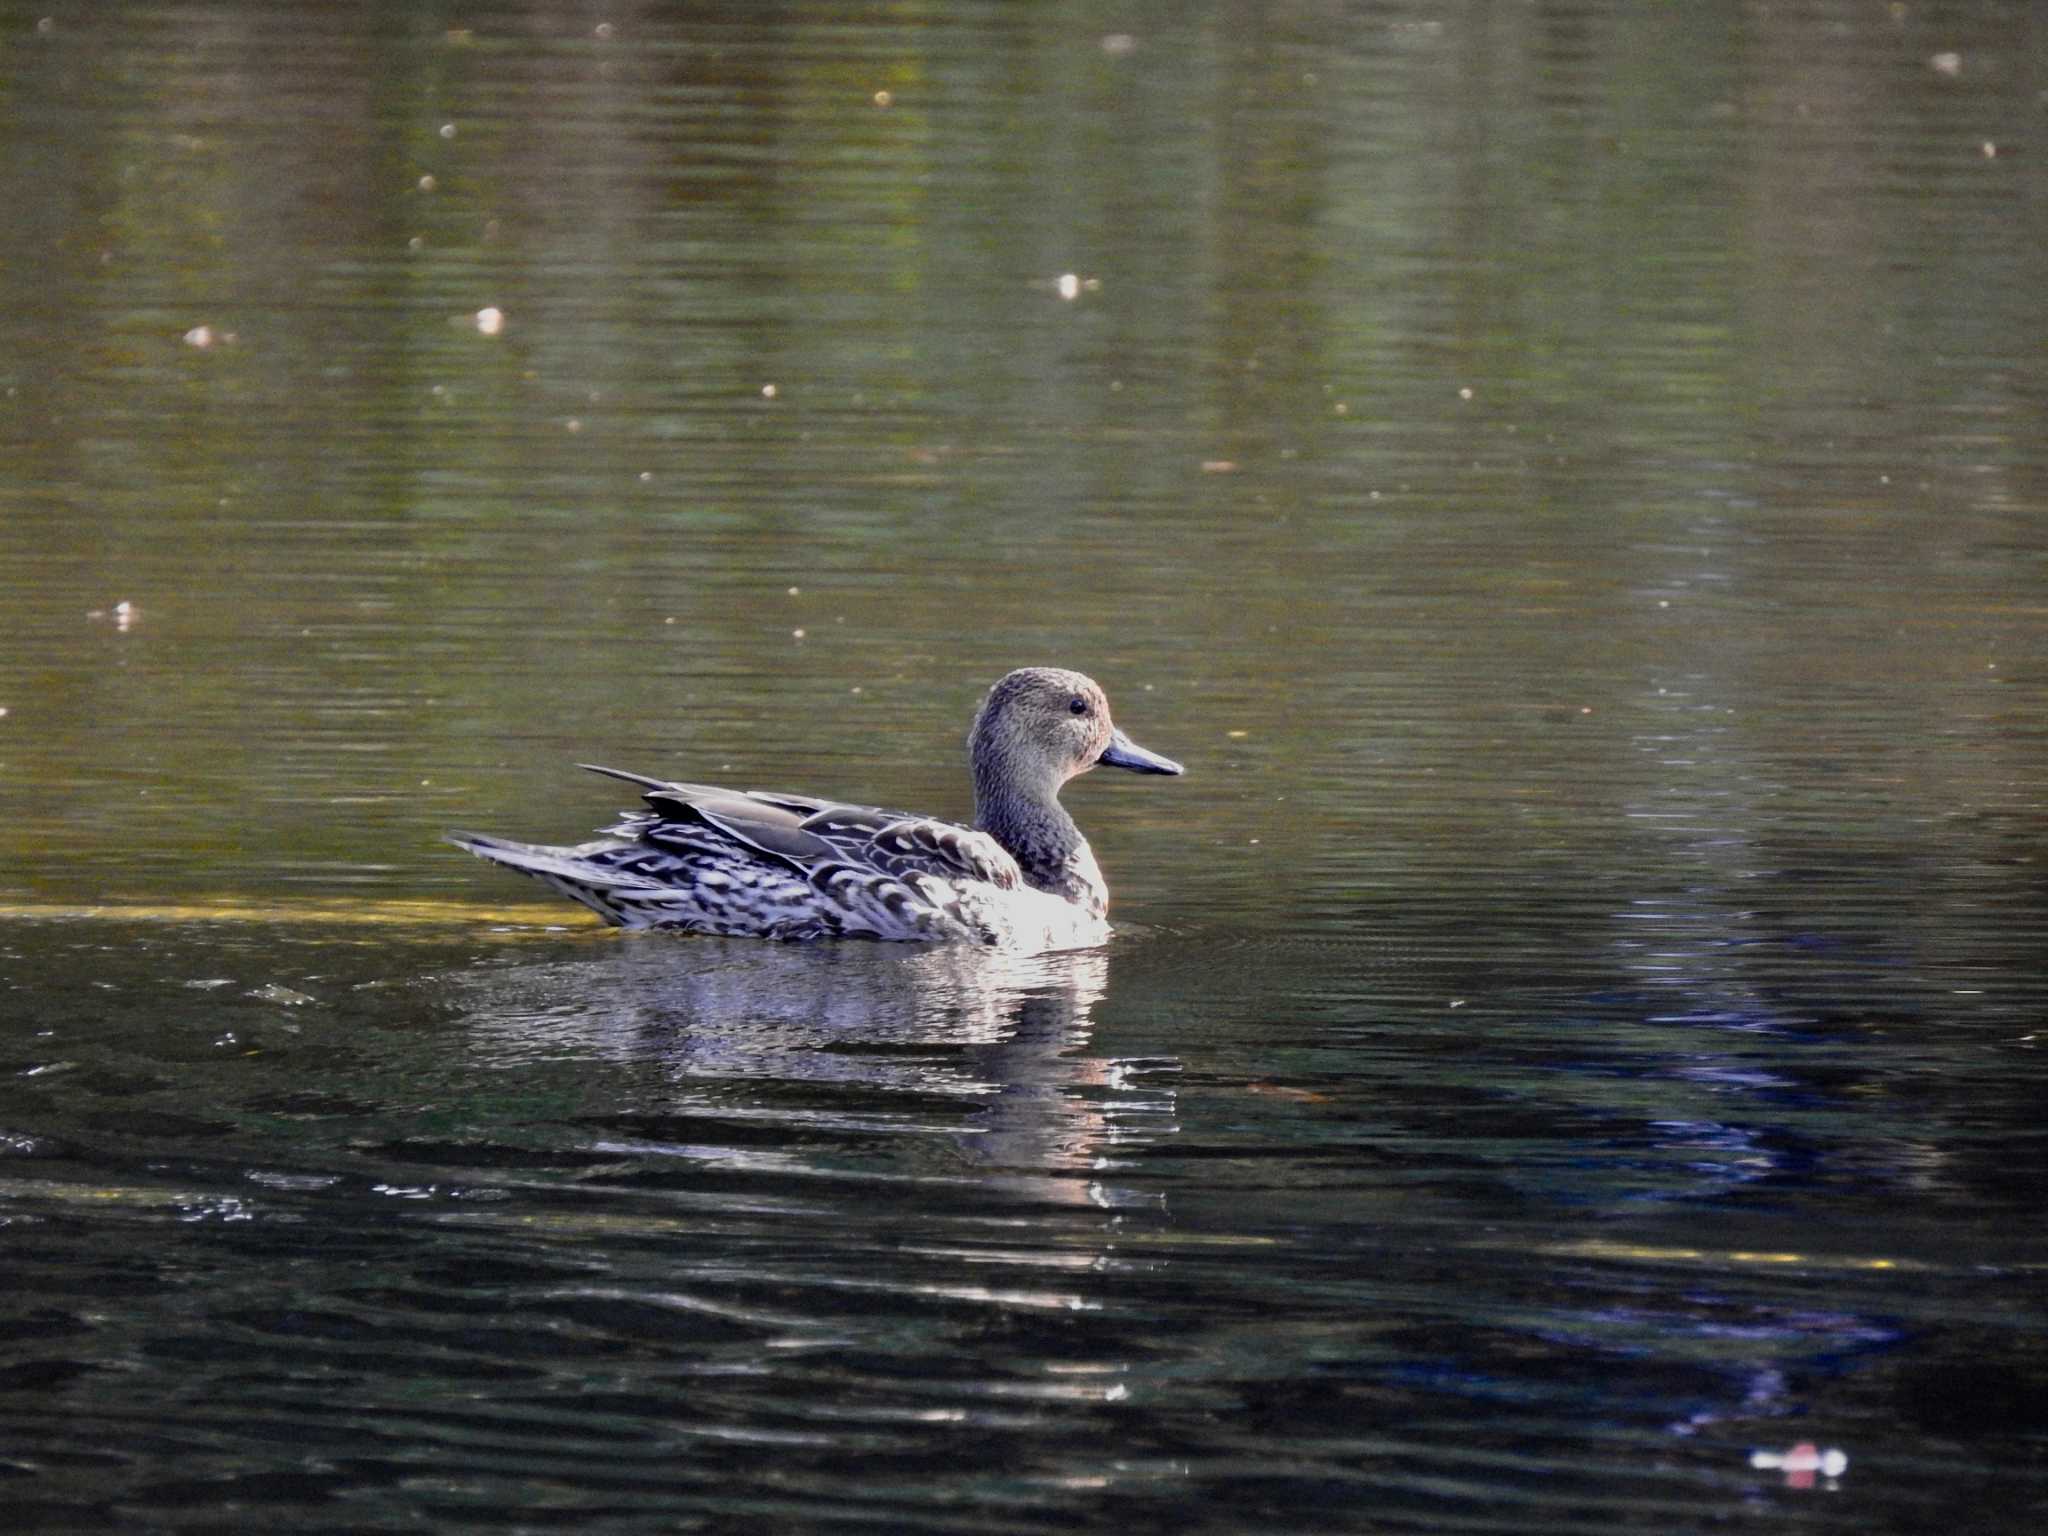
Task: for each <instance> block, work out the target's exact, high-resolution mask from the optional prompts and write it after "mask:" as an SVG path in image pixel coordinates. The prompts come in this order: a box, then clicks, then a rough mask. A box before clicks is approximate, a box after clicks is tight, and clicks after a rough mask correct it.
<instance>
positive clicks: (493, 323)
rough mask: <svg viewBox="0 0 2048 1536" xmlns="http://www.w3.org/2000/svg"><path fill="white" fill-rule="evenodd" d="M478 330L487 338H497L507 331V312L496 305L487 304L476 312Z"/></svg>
mask: <svg viewBox="0 0 2048 1536" xmlns="http://www.w3.org/2000/svg"><path fill="white" fill-rule="evenodd" d="M476 328H477V329H478V330H479V331H481V332H482V333H483V334H484V335H486V336H495V335H497V334H498V333H499V332H500V331H502V330H504V329H505V311H503V310H502V309H500V308H498V306H497V305H495V304H486V305H485V306H484V307H483V308H482V309H480V310H478V311H477V312H476Z"/></svg>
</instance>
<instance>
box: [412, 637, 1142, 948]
mask: <svg viewBox="0 0 2048 1536" xmlns="http://www.w3.org/2000/svg"><path fill="white" fill-rule="evenodd" d="M968 756H969V759H970V762H971V764H972V767H973V775H974V801H975V815H974V825H973V826H971V827H963V826H959V825H956V824H954V823H952V822H946V821H939V820H936V819H933V818H931V817H925V816H913V815H908V814H905V813H903V812H898V811H884V810H878V809H876V808H874V807H871V806H860V805H846V804H842V803H840V802H837V801H830V800H815V799H811V798H810V797H808V796H804V795H787V794H770V793H762V792H757V791H740V790H732V789H723V788H720V787H718V786H716V785H709V784H690V783H671V782H669V781H667V780H663V779H652V778H646V777H644V776H642V775H640V774H636V773H626V772H622V771H620V770H619V769H615V768H598V767H596V766H595V765H592V764H585V765H584V766H585V767H588V768H591V770H592V771H593V772H596V773H602V774H607V775H609V776H610V777H612V778H617V779H624V780H625V781H627V782H628V783H631V784H638V785H640V786H641V788H642V789H643V790H644V791H645V793H644V794H643V796H642V798H643V799H644V800H645V801H646V803H647V807H648V809H646V810H644V811H633V812H629V813H627V814H626V815H625V816H624V817H622V818H621V819H620V820H619V821H618V822H616V823H614V824H613V825H612V826H610V827H608V828H606V829H605V836H604V837H603V838H601V839H600V840H598V841H596V842H590V843H583V844H580V845H577V846H575V847H568V848H556V847H546V846H541V845H536V844H531V843H515V842H510V841H508V840H506V839H503V838H497V837H490V836H486V835H484V834H481V833H468V832H457V833H451V834H450V836H449V841H451V842H453V843H455V844H456V845H457V846H459V847H462V848H466V849H468V850H469V851H470V852H471V853H474V854H475V855H476V856H477V857H479V858H482V859H488V860H490V861H492V862H494V863H498V864H503V865H506V866H507V867H508V868H512V869H516V870H519V871H520V872H521V873H523V874H528V875H532V876H534V877H535V878H536V879H539V880H542V881H544V882H546V883H547V884H548V885H550V886H552V887H554V888H555V889H556V890H558V891H561V892H562V893H563V894H564V895H567V896H570V897H572V898H574V899H575V900H577V901H580V902H582V903H583V904H584V905H585V906H587V907H589V908H591V909H592V910H593V911H595V912H597V913H598V914H599V915H600V916H602V917H603V918H604V919H605V921H607V922H610V923H614V924H617V925H619V926H622V927H628V928H678V929H684V930H687V931H690V932H696V933H718V934H729V935H751V936H758V937H763V938H780V939H813V938H837V937H849V938H852V937H858V938H875V939H904V940H924V941H935V940H947V939H957V940H969V941H973V942H978V943H984V944H1000V945H1005V946H1009V947H1015V948H1033V949H1044V948H1064V947H1070V946H1073V945H1077V944H1093V943H1099V942H1101V940H1102V939H1103V938H1105V937H1107V935H1108V932H1109V925H1108V922H1107V918H1106V913H1107V910H1108V904H1109V894H1108V891H1107V889H1106V888H1105V886H1104V884H1103V880H1102V874H1101V871H1100V870H1099V869H1098V868H1097V867H1096V864H1095V856H1094V854H1093V853H1092V852H1091V851H1090V850H1089V847H1088V842H1087V839H1085V838H1084V837H1082V836H1081V831H1080V828H1079V827H1077V826H1075V824H1074V820H1073V818H1072V817H1071V816H1069V815H1068V814H1067V813H1066V811H1065V810H1064V809H1063V808H1062V807H1061V806H1060V803H1059V792H1060V789H1061V788H1062V787H1063V786H1064V785H1065V784H1066V782H1067V781H1068V780H1069V779H1071V778H1073V777H1074V776H1075V775H1077V774H1081V773H1086V772H1087V771H1088V770H1089V769H1090V768H1093V767H1094V766H1095V765H1096V764H1098V763H1107V764H1110V765H1111V766H1113V767H1119V768H1127V769H1130V770H1132V771H1134V772H1138V773H1165V774H1177V773H1179V772H1180V771H1181V769H1180V765H1179V764H1178V763H1175V762H1172V761H1171V760H1169V759H1167V758H1163V757H1159V756H1157V755H1155V754H1153V753H1150V752H1147V751H1146V750H1145V749H1144V748H1142V747H1139V746H1137V745H1136V744H1135V743H1133V742H1132V741H1131V740H1130V738H1128V737H1127V736H1125V735H1124V734H1123V733H1122V732H1121V731H1119V730H1118V729H1117V728H1116V726H1115V724H1114V723H1113V722H1112V721H1111V719H1110V715H1109V701H1108V699H1107V698H1106V697H1104V695H1103V692H1102V690H1101V688H1099V687H1098V686H1097V685H1096V684H1095V683H1094V682H1093V681H1092V680H1090V679H1089V678H1087V677H1085V676H1083V675H1082V674H1081V673H1079V672H1070V671H1067V670H1065V669H1063V668H1058V667H1025V668H1021V669H1019V670H1018V671H1015V672H1012V673H1010V674H1009V675H1008V676H1006V677H1004V678H1003V679H1002V680H1001V681H1000V682H998V683H997V684H996V685H995V687H993V688H992V689H990V690H989V694H988V697H987V699H986V700H984V701H983V703H982V706H981V709H980V711H979V713H978V714H977V715H976V716H975V721H974V729H973V731H972V732H971V733H970V734H969V736H968Z"/></svg>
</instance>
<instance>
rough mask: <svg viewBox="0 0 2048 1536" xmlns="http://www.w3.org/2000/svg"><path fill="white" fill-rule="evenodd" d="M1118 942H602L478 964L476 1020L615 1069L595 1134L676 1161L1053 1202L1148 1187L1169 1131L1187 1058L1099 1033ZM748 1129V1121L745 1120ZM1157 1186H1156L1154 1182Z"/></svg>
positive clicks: (497, 1036)
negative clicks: (1098, 1037) (855, 1173)
mask: <svg viewBox="0 0 2048 1536" xmlns="http://www.w3.org/2000/svg"><path fill="white" fill-rule="evenodd" d="M1108 975H1109V956H1108V955H1107V953H1105V952H1104V951H1102V950H1100V949H1097V950H1074V951H1063V952H1058V953H1042V954H1014V953H1009V952H1005V951H1001V950H987V949H980V948H973V947H968V946H963V945H941V946H918V947H914V948H913V947H905V946H896V945H830V946H825V947H822V948H820V947H814V946H803V947H793V946H785V945H763V944H750V943H743V942H728V941H721V940H707V941H706V942H705V943H703V944H701V945H699V944H691V945H668V944H664V945H638V944H635V945H623V946H611V945H607V946H605V953H604V954H603V955H601V956H598V957H595V958H590V959H577V960H572V961H565V962H558V963H551V964H546V965H538V966H533V965H525V966H515V967H511V968H508V969H503V970H492V971H482V972H472V973H470V974H469V975H467V976H465V977H464V978H462V980H461V983H460V984H461V986H462V987H463V989H464V990H465V991H467V992H469V993H470V994H471V996H470V998H469V1001H470V1003H471V1005H472V1007H471V1010H470V1012H469V1018H468V1027H469V1030H470V1035H471V1038H472V1039H473V1041H474V1042H475V1044H476V1046H477V1048H478V1049H479V1050H480V1051H482V1052H484V1053H485V1054H487V1055H488V1056H489V1057H491V1058H493V1064H494V1065H497V1066H502V1067H504V1068H507V1069H516V1070H519V1071H521V1072H522V1073H524V1074H526V1075H528V1076H535V1075H539V1074H542V1073H544V1072H545V1067H546V1063H548V1062H549V1061H554V1060H567V1061H571V1062H574V1063H575V1064H576V1066H577V1069H578V1070H579V1072H584V1071H587V1068H588V1064H589V1062H590V1061H591V1060H593V1059H595V1060H598V1061H603V1062H608V1063H612V1064H616V1065H618V1066H621V1067H628V1068H630V1067H632V1066H634V1065H643V1064H644V1065H646V1066H650V1067H653V1068H656V1069H658V1070H657V1071H656V1072H655V1073H654V1074H651V1075H650V1074H646V1073H641V1074H633V1073H630V1072H627V1073H620V1074H616V1075H615V1076H614V1077H613V1078H612V1079H611V1081H610V1082H609V1084H608V1087H607V1090H606V1091H607V1093H608V1094H610V1095H611V1098H610V1100H609V1101H608V1102H607V1104H606V1107H605V1110H604V1112H603V1113H601V1114H600V1115H597V1116H594V1117H586V1118H584V1119H582V1121H581V1123H582V1124H584V1125H586V1126H593V1127H594V1128H595V1129H597V1130H598V1132H599V1135H600V1140H599V1142H598V1145H597V1146H596V1148H595V1150H598V1151H600V1152H604V1153H607V1154H610V1155H614V1156H617V1157H619V1158H622V1159H633V1160H646V1161H648V1162H650V1163H654V1164H659V1163H661V1162H662V1161H665V1160H667V1159H676V1158H682V1159H689V1160H692V1161H695V1162H698V1163H714V1164H717V1165H719V1166H721V1167H726V1168H732V1169H739V1170H743V1171H746V1172H749V1173H768V1174H781V1175H803V1174H823V1173H826V1172H828V1171H830V1172H831V1173H832V1174H833V1175H834V1176H844V1174H845V1170H846V1168H847V1166H848V1162H849V1152H850V1149H849V1145H848V1143H849V1140H850V1139H851V1140H852V1141H853V1142H854V1143H855V1144H856V1145H857V1146H858V1151H857V1152H855V1153H853V1154H852V1160H853V1161H854V1162H857V1163H858V1165H859V1166H860V1167H861V1168H862V1169H863V1170H865V1171H868V1172H872V1173H877V1174H879V1175H880V1176H883V1177H889V1178H901V1177H911V1178H916V1179H920V1180H945V1179H949V1178H950V1179H959V1178H963V1177H964V1178H971V1179H972V1180H973V1181H974V1183H975V1185H976V1187H977V1192H978V1193H985V1192H987V1191H988V1190H991V1189H993V1190H996V1191H999V1192H1000V1193H1002V1194H1003V1195H1004V1196H1006V1197H1007V1198H1010V1199H1014V1200H1019V1201H1030V1202H1040V1203H1048V1204H1056V1205H1078V1204H1094V1205H1128V1204H1133V1203H1142V1202H1141V1201H1140V1198H1139V1197H1137V1196H1135V1195H1134V1194H1132V1193H1130V1192H1129V1191H1120V1190H1118V1189H1117V1188H1116V1187H1115V1185H1114V1183H1113V1178H1114V1169H1115V1167H1116V1161H1117V1157H1118V1154H1119V1151H1120V1149H1128V1148H1131V1147H1133V1146H1135V1145H1138V1144H1143V1143H1146V1142H1150V1141H1154V1140H1157V1139H1159V1138H1161V1137H1164V1136H1170V1135H1172V1134H1173V1133H1174V1132H1175V1131H1176V1130H1177V1129H1178V1127H1177V1125H1176V1124H1175V1121H1174V1113H1175V1098H1174V1092H1173V1089H1172V1087H1171V1081H1172V1077H1173V1075H1174V1074H1175V1073H1176V1072H1178V1070H1179V1062H1178V1061H1176V1060H1174V1059H1172V1058H1156V1057H1155V1058H1136V1059H1112V1058H1108V1057H1104V1056H1101V1055H1097V1054H1093V1053H1091V1052H1090V1050H1089V1046H1090V1043H1091V1035H1092V1033H1093V1022H1092V1019H1091V1012H1092V1010H1093V1009H1094V1007H1095V1005H1096V1004H1097V1003H1098V1002H1099V1001H1100V1000H1101V998H1102V996H1103V994H1104V991H1105V990H1106V987H1107V984H1108ZM734 1132H737V1134H734ZM1144 1198H1145V1200H1146V1201H1149V1200H1150V1198H1151V1197H1149V1196H1148V1197H1144Z"/></svg>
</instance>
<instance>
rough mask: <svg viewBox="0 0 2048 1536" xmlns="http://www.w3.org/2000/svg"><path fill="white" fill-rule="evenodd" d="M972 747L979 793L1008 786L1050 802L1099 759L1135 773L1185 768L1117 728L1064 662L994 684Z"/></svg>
mask: <svg viewBox="0 0 2048 1536" xmlns="http://www.w3.org/2000/svg"><path fill="white" fill-rule="evenodd" d="M967 747H968V752H969V754H970V755H971V757H972V759H973V762H974V783H975V789H976V792H977V795H978V796H985V795H987V794H988V793H989V792H991V791H1003V790H1007V791H1008V792H1010V793H1012V794H1019V795H1021V796H1023V797H1025V798H1028V799H1032V800H1040V799H1044V800H1050V799H1052V798H1053V797H1054V796H1056V795H1057V794H1058V793H1059V791H1060V786H1061V785H1063V784H1065V783H1066V782H1067V780H1069V779H1071V778H1073V777H1074V776H1075V775H1076V774H1082V773H1086V772H1087V771H1088V770H1089V769H1090V768H1093V767H1094V766H1095V765H1096V764H1097V763H1106V764H1108V765H1109V766H1110V767H1112V768H1128V769H1129V770H1130V771H1131V772H1133V773H1179V772H1180V771H1181V766H1180V764H1179V763H1176V762H1175V761H1174V760H1173V759H1172V758H1170V757H1161V756H1160V755H1159V754H1158V753H1156V752H1148V751H1146V750H1145V749H1144V748H1143V747H1141V746H1139V745H1138V744H1137V743H1136V742H1134V741H1132V740H1131V738H1130V737H1128V736H1126V735H1125V734H1124V733H1123V732H1122V731H1120V730H1118V729H1117V728H1116V723H1115V722H1114V721H1112V720H1111V719H1110V718H1109V700H1108V698H1106V697H1105V696H1104V695H1103V692H1102V689H1101V688H1100V687H1099V686H1098V685H1097V684H1096V682H1095V680H1094V679H1093V678H1090V677H1085V676H1083V675H1082V674H1081V673H1079V672H1070V671H1068V670H1067V669H1066V668H1064V667H1019V668H1018V669H1017V670H1016V671H1014V672H1012V673H1010V674H1009V675H1008V676H1007V677H1005V678H1004V679H1003V680H1002V681H1001V682H999V683H997V684H996V685H995V687H993V688H991V689H989V691H988V697H987V698H986V699H984V700H983V701H982V705H981V712H980V713H979V714H978V715H976V716H975V717H974V729H973V731H972V732H970V733H969V735H968V738H967Z"/></svg>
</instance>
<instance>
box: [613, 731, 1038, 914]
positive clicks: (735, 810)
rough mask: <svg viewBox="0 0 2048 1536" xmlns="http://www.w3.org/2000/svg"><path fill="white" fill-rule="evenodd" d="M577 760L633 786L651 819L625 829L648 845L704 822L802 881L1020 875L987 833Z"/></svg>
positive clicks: (689, 846) (680, 844) (698, 829)
mask: <svg viewBox="0 0 2048 1536" xmlns="http://www.w3.org/2000/svg"><path fill="white" fill-rule="evenodd" d="M583 766H584V767H586V768H589V769H590V770H591V771H592V772H593V773H602V774H606V775H609V776H610V777H612V778H615V779H623V780H625V781H626V782H627V783H629V784H638V785H640V786H641V788H642V789H643V790H644V791H645V793H644V794H643V795H642V797H641V798H642V799H644V800H645V801H646V802H647V804H648V806H649V807H650V808H651V809H652V810H653V811H654V813H655V815H654V817H653V818H652V819H651V820H650V821H648V822H647V823H645V824H644V825H640V826H637V827H635V828H634V831H635V833H637V835H638V837H639V839H640V840H641V841H642V842H647V843H652V844H654V845H656V846H657V847H673V848H675V849H676V850H677V851H684V852H697V851H701V848H702V843H701V838H702V836H703V831H704V829H705V828H707V827H708V828H710V829H711V830H712V831H714V832H717V833H722V834H723V835H725V836H726V837H728V838H731V839H732V840H733V841H735V842H737V843H740V844H743V845H744V846H746V847H748V848H750V849H752V850H754V851H755V852H757V853H762V854H766V855H768V856H769V857H771V858H774V859H777V860H780V861H781V862H783V863H786V864H789V865H790V866H792V867H793V868H794V869H796V871H797V872H798V873H800V874H802V875H804V876H805V877H806V878H808V877H810V876H811V875H813V874H816V873H817V872H818V871H819V870H820V869H822V868H824V867H825V866H827V865H839V866H848V865H850V866H852V867H853V868H855V869H866V870H872V871H874V872H876V873H880V874H886V875H892V876H894V877H896V878H898V879H902V878H904V877H906V876H910V875H919V874H922V875H936V876H938V877H939V878H940V879H943V880H979V881H986V882H988V883H989V884H991V885H995V886H998V887H1000V888H1002V889H1004V890H1009V889H1012V888H1014V887H1015V886H1017V885H1019V884H1021V883H1022V880H1023V876H1022V874H1021V873H1020V872H1019V870H1018V868H1017V861H1016V860H1015V859H1013V858H1011V857H1010V855H1009V854H1008V853H1007V852H1006V851H1005V850H1004V849H1003V846H1002V845H1001V844H1000V843H998V842H997V841H996V840H995V839H994V838H992V837H990V836H989V835H988V834H987V833H986V832H977V831H976V830H974V829H973V828H972V827H963V826H959V825H956V824H955V823H953V822H949V821H938V820H935V819H933V818H932V817H928V816H912V815H909V814H906V813H905V812H902V811H887V810H883V809H881V808H880V807H877V806H871V805H846V804H842V803H840V802H838V801H834V800H818V799H814V798H812V797H811V796H808V795H790V794H782V793H778V792H771V791H765V790H756V791H748V790H737V789H725V788H721V787H720V786H718V785H715V784H690V783H684V782H680V781H676V782H671V781H669V780H666V779H650V778H647V777H644V776H643V775H640V774H636V773H626V772H622V771H621V770H619V769H616V768H599V767H597V766H596V765H594V764H590V763H585V764H583Z"/></svg>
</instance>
